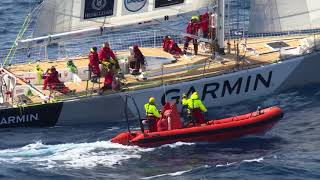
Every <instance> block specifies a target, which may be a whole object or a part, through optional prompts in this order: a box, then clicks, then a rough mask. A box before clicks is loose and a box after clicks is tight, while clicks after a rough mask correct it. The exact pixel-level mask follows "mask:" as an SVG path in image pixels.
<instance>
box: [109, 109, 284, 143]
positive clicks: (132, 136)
mask: <svg viewBox="0 0 320 180" xmlns="http://www.w3.org/2000/svg"><path fill="white" fill-rule="evenodd" d="M162 112H163V113H162V121H166V120H167V121H168V124H167V125H168V128H167V129H165V130H163V129H162V130H161V131H158V132H148V131H147V130H145V131H144V130H143V127H142V130H141V131H130V130H129V131H127V132H122V133H120V134H119V135H117V136H116V137H114V138H113V139H112V140H111V141H112V142H113V143H119V144H123V145H137V146H140V147H154V146H159V145H163V144H170V143H175V142H179V141H181V142H199V141H221V140H227V139H232V138H237V137H241V136H245V135H249V134H262V133H265V132H266V131H267V130H269V129H271V128H272V126H273V125H274V124H275V123H277V122H278V121H279V120H280V119H281V118H282V117H283V112H282V110H281V109H280V108H279V107H275V106H274V107H269V108H266V109H261V110H257V111H255V112H251V113H248V114H243V115H239V116H234V117H229V118H225V119H220V120H210V121H208V122H207V123H206V124H193V123H190V124H189V125H188V126H187V127H184V128H183V127H182V123H181V119H180V116H179V113H178V112H177V109H176V106H175V105H168V104H166V105H165V106H164V109H163V111H162ZM142 131H144V132H142Z"/></svg>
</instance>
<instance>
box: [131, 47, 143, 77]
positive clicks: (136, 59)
mask: <svg viewBox="0 0 320 180" xmlns="http://www.w3.org/2000/svg"><path fill="white" fill-rule="evenodd" d="M144 64H145V57H144V55H143V54H142V52H141V51H140V49H139V46H138V45H137V44H135V45H134V46H133V61H132V62H131V63H130V66H131V68H132V69H133V72H132V74H138V73H139V71H140V68H141V67H142V66H143V65H144Z"/></svg>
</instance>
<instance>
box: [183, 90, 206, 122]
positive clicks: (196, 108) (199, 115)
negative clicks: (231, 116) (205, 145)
mask: <svg viewBox="0 0 320 180" xmlns="http://www.w3.org/2000/svg"><path fill="white" fill-rule="evenodd" d="M182 105H185V106H188V113H189V115H191V118H192V119H195V120H196V123H199V124H204V123H206V121H205V119H204V114H203V113H204V112H207V108H206V107H205V106H204V105H203V103H202V101H201V100H200V99H199V96H198V93H197V92H194V93H192V95H191V97H190V98H189V99H187V98H186V96H185V97H183V98H182Z"/></svg>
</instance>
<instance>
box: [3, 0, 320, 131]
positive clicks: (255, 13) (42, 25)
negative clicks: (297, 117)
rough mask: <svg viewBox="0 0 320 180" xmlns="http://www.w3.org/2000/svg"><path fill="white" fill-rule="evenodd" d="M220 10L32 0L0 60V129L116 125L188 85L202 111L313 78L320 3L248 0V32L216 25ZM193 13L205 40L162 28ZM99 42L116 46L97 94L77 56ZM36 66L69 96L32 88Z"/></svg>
mask: <svg viewBox="0 0 320 180" xmlns="http://www.w3.org/2000/svg"><path fill="white" fill-rule="evenodd" d="M229 7H230V1H228V0H217V1H209V0H202V1H193V0H118V1H115V0H68V1H65V0H44V1H42V2H41V3H40V4H39V5H38V6H37V7H36V8H34V9H33V10H32V12H31V13H30V14H29V15H28V16H27V17H26V20H25V22H24V24H23V27H22V30H21V31H20V33H19V34H18V36H17V39H16V41H15V43H14V44H13V46H12V48H11V49H10V51H9V52H8V55H7V56H6V57H5V58H4V59H3V62H2V67H1V79H2V81H1V92H2V93H1V98H0V101H1V109H0V112H1V113H0V114H1V117H0V127H2V128H5V127H29V126H30V127H45V126H54V125H77V124H90V123H92V124H94V123H103V122H113V121H121V120H122V119H125V118H130V119H134V118H137V114H139V115H143V104H144V103H145V102H146V101H147V99H148V98H149V97H151V96H153V97H155V98H156V99H157V105H158V106H161V105H163V104H165V102H168V101H175V102H177V103H178V104H179V101H180V99H181V97H180V96H181V94H183V93H186V94H191V93H192V92H194V91H197V92H198V93H199V96H200V97H201V99H202V100H203V101H204V103H205V104H206V106H207V107H217V106H223V105H230V104H234V103H238V102H241V101H246V100H250V99H254V98H257V97H261V96H267V95H270V94H273V93H277V92H280V91H282V90H286V89H289V88H294V87H298V86H303V85H306V84H312V83H319V82H320V78H319V77H318V76H316V73H317V72H318V69H319V68H320V61H318V58H319V52H318V51H317V50H318V47H319V46H318V44H320V42H319V34H318V31H317V30H318V29H317V28H319V24H320V11H319V7H320V2H318V1H316V0H303V1H302V0H273V1H268V0H259V1H258V0H251V1H250V19H249V25H248V29H245V28H243V29H242V33H240V35H239V33H238V32H237V33H235V32H232V31H231V30H230V28H225V27H226V26H225V22H226V19H227V20H228V19H230V17H229V16H228V15H227V14H229V13H228V9H229ZM266 7H267V8H266ZM203 12H210V13H212V16H211V20H210V26H211V28H212V31H213V30H215V32H212V34H215V37H214V36H211V37H212V38H211V39H204V38H201V37H200V36H194V35H190V34H187V33H185V32H181V31H179V30H177V29H174V28H172V27H173V26H174V24H175V23H177V22H186V19H190V16H191V15H194V14H201V13H203ZM169 23H172V25H171V26H170V27H168V26H163V24H169ZM29 27H31V28H29ZM150 27H156V28H157V29H158V30H155V29H151V30H149V29H150ZM30 29H31V30H30ZM141 29H143V30H142V31H141ZM122 30H126V32H123V31H122ZM128 31H129V32H130V33H128ZM28 33H29V34H28ZM166 35H170V36H171V37H173V38H174V39H175V40H176V42H179V45H181V44H182V43H183V41H184V38H185V37H186V36H187V37H192V38H195V39H198V41H200V42H201V43H202V44H203V47H204V48H203V49H202V50H200V52H199V54H198V55H191V54H187V55H184V56H181V57H174V56H172V55H171V54H169V53H166V52H164V51H163V50H162V47H161V43H162V38H163V37H164V36H166ZM225 35H227V36H225ZM233 35H234V36H233ZM105 41H108V42H109V43H110V45H111V48H112V49H116V50H117V51H116V55H117V57H118V58H119V62H120V66H121V73H122V75H123V77H122V78H121V82H122V87H121V90H119V91H111V90H110V91H107V92H105V93H104V94H99V93H98V92H99V88H100V85H101V84H99V83H92V82H91V81H90V79H89V77H88V74H89V71H88V58H87V53H88V52H89V50H88V49H90V48H91V47H92V46H99V45H100V44H102V43H103V42H105ZM133 44H139V46H140V47H141V51H142V52H143V54H144V55H145V56H146V61H147V67H146V68H145V70H144V71H143V72H142V76H141V75H140V76H135V75H131V74H129V73H128V70H127V69H128V68H127V67H128V57H129V56H130V51H129V47H130V46H132V45H133ZM208 45H210V48H209V50H211V51H210V52H209V53H208V48H206V46H208ZM51 51H52V52H51ZM188 51H189V52H191V53H192V52H193V49H192V48H191V49H189V50H188ZM69 60H72V61H73V62H74V64H75V65H76V66H77V69H78V73H77V76H78V77H79V78H80V79H81V81H80V82H79V81H78V82H74V81H73V75H74V73H73V74H72V72H70V71H69V70H68V68H67V67H66V63H67V62H68V61H69ZM37 65H39V66H40V67H41V68H43V69H46V68H50V67H51V66H55V67H56V69H57V70H58V71H59V72H60V80H61V81H63V82H64V83H65V85H66V86H67V87H68V88H70V89H74V90H75V93H72V94H67V95H65V94H60V93H59V92H54V91H50V90H42V82H41V80H39V78H38V75H37V73H36V72H35V67H36V66H37ZM127 96H130V97H133V99H134V102H127V101H126V99H127ZM125 107H127V108H128V109H127V111H126V112H127V113H126V114H125V113H124V111H123V109H124V108H125Z"/></svg>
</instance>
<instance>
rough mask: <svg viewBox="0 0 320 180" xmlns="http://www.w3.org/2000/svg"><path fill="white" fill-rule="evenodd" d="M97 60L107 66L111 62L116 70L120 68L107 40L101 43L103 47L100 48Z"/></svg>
mask: <svg viewBox="0 0 320 180" xmlns="http://www.w3.org/2000/svg"><path fill="white" fill-rule="evenodd" d="M99 60H100V62H101V64H104V65H105V66H108V65H109V64H111V65H112V66H114V67H115V69H116V70H119V69H120V66H119V62H118V58H117V57H116V55H115V54H114V53H113V51H112V50H111V48H110V45H109V43H108V42H105V43H104V44H103V47H102V48H101V49H100V51H99Z"/></svg>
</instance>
